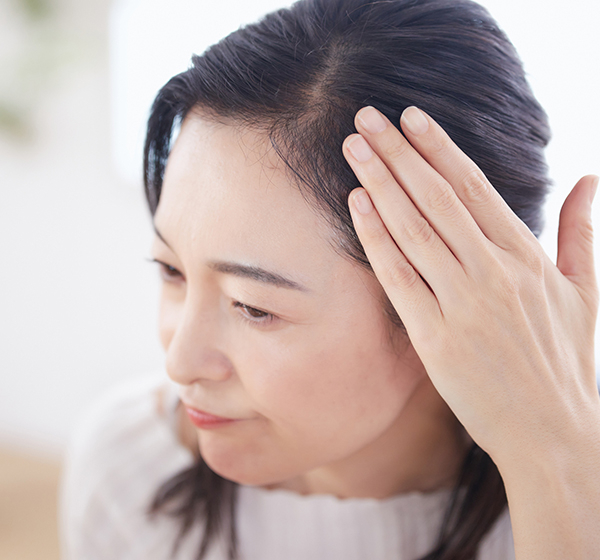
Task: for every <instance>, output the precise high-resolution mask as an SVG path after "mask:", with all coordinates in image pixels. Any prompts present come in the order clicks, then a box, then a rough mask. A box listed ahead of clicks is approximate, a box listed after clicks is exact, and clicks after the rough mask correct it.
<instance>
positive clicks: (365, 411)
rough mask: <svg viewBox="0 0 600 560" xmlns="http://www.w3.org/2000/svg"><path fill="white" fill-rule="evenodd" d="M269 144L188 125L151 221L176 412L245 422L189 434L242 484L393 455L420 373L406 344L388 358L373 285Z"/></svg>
mask: <svg viewBox="0 0 600 560" xmlns="http://www.w3.org/2000/svg"><path fill="white" fill-rule="evenodd" d="M268 146H269V144H268V141H266V138H265V137H264V136H263V135H261V134H258V133H255V132H250V131H248V130H245V131H244V130H239V129H237V128H234V127H233V126H226V125H220V124H214V123H211V122H209V121H208V120H205V119H203V118H201V117H200V116H198V115H197V114H192V115H191V116H188V118H187V119H186V120H185V122H184V124H183V126H182V128H181V132H180V134H179V137H178V139H177V141H176V144H175V146H174V148H173V151H172V153H171V155H170V157H169V161H168V166H167V170H166V174H165V180H164V185H163V191H162V195H161V199H160V204H159V207H158V210H157V212H156V215H155V220H154V223H155V227H156V230H157V232H159V233H160V236H162V238H163V240H164V241H163V240H161V239H160V238H159V237H158V236H157V237H156V239H155V243H154V246H153V256H154V257H155V258H156V259H157V260H159V261H161V262H162V263H165V264H166V265H168V267H170V268H166V269H165V267H164V266H161V270H162V274H163V278H164V282H163V288H162V297H161V313H160V336H161V342H162V344H163V346H164V348H165V350H166V353H167V360H166V367H167V371H168V374H169V376H170V377H171V378H172V379H173V380H174V381H175V382H177V383H178V384H180V386H181V391H180V395H181V398H182V400H183V402H184V403H185V404H187V405H189V406H191V407H194V408H197V409H199V410H202V411H206V412H208V413H211V414H214V415H217V416H222V417H226V418H233V419H236V420H238V421H237V422H233V423H229V424H224V425H220V426H218V427H214V428H209V429H203V428H197V433H198V438H199V439H198V441H199V447H200V451H201V454H202V456H203V458H204V459H205V461H206V462H207V463H208V465H209V466H210V467H211V468H212V469H213V470H214V471H216V472H217V473H219V474H221V475H222V476H224V477H226V478H229V479H231V480H234V481H237V482H240V483H243V484H251V485H273V484H275V485H276V484H278V483H281V482H283V481H288V480H293V479H295V478H297V477H302V476H303V475H304V474H306V473H309V472H313V473H316V472H321V473H322V474H324V473H327V476H333V477H335V476H336V473H338V471H339V472H340V473H341V472H342V471H343V469H344V468H345V467H347V466H349V465H350V464H352V463H353V462H356V461H359V462H360V461H364V460H365V459H366V458H367V459H368V458H370V457H371V456H372V455H373V454H375V455H377V454H385V453H388V452H389V451H387V449H388V448H389V447H390V445H389V441H386V434H387V433H389V431H390V429H391V427H392V426H393V425H395V424H396V423H397V420H398V417H399V415H400V413H401V411H402V410H403V408H404V406H405V404H406V403H407V401H408V399H409V398H410V396H411V395H412V394H413V392H414V391H415V388H416V387H417V385H418V384H419V382H420V381H421V380H422V379H423V377H424V375H425V374H424V370H423V368H422V364H421V363H420V361H419V360H418V358H417V357H416V355H415V354H414V351H412V352H411V349H412V347H410V346H409V345H408V344H402V342H404V339H403V338H402V336H401V335H398V337H399V338H398V341H400V342H401V344H400V346H399V347H400V348H401V350H400V351H398V350H396V349H394V347H393V345H392V342H391V339H390V336H389V326H388V324H387V322H386V319H385V317H384V315H383V312H382V307H381V301H382V293H383V292H382V288H381V286H380V285H379V283H378V282H377V280H376V279H375V278H374V277H373V276H372V275H370V274H369V273H368V272H366V271H365V270H364V269H362V268H360V267H359V266H358V265H357V264H355V263H353V262H351V261H350V260H349V259H347V258H344V257H342V256H340V255H339V254H338V253H337V252H336V251H335V250H334V248H333V230H332V229H331V228H330V226H328V224H327V223H326V221H325V220H324V219H323V218H322V217H321V216H319V215H318V214H317V213H316V212H315V210H314V209H313V208H312V207H311V206H310V205H309V204H308V203H307V202H306V201H305V200H304V198H303V197H302V195H301V193H300V192H299V190H298V189H297V187H296V186H294V185H293V184H292V183H291V182H290V180H289V178H288V177H287V176H286V174H285V171H284V167H283V164H281V163H280V162H279V161H278V159H277V158H276V156H275V155H274V154H273V152H272V150H271V149H270V148H269V147H268ZM165 242H166V243H165ZM167 244H168V245H167ZM402 350H404V351H405V352H404V353H403V352H402Z"/></svg>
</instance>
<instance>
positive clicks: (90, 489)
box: [61, 375, 193, 560]
mask: <svg viewBox="0 0 600 560" xmlns="http://www.w3.org/2000/svg"><path fill="white" fill-rule="evenodd" d="M176 402H177V395H176V392H174V388H173V386H172V385H171V384H170V383H169V382H168V381H166V379H165V377H164V375H163V376H162V379H159V378H157V377H156V376H148V377H147V378H143V379H141V380H137V381H134V382H127V383H124V384H121V385H119V386H117V387H115V388H113V389H111V390H110V391H108V392H107V393H105V394H104V395H103V396H101V397H100V398H99V399H97V401H96V402H95V403H94V404H93V406H92V407H91V408H90V409H89V410H88V411H87V412H86V413H85V414H84V416H83V417H82V418H81V419H80V421H79V424H78V427H77V428H76V430H75V431H74V434H73V437H72V439H71V442H70V445H69V448H68V451H67V456H66V461H65V469H64V474H63V480H62V487H61V538H62V546H63V552H64V557H65V558H67V559H78V558H89V559H99V560H100V559H105V558H106V559H108V558H124V559H132V560H133V559H137V558H140V559H141V558H145V559H150V558H160V557H162V558H165V557H168V556H169V552H170V548H169V547H170V546H171V545H172V544H173V542H174V538H175V536H176V534H177V528H176V525H174V523H171V520H169V519H165V518H163V517H161V519H160V523H157V522H156V521H155V520H154V519H153V518H150V516H149V515H148V513H147V512H148V508H149V506H150V503H151V501H152V499H153V497H154V495H155V493H156V491H157V490H158V488H159V487H160V485H161V484H162V483H163V482H165V481H166V480H168V479H169V478H170V477H172V476H173V475H175V474H177V473H178V472H180V471H182V470H184V469H186V468H188V467H189V466H191V464H192V463H193V457H192V455H191V453H190V452H189V450H187V449H186V448H184V447H183V446H182V445H181V444H180V443H179V441H178V440H177V436H176V432H175V429H174V425H175V424H174V418H175V408H174V407H175V404H176Z"/></svg>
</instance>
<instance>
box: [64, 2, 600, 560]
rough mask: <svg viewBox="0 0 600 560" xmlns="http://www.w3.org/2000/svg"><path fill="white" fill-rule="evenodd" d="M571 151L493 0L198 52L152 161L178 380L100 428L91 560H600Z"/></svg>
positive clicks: (167, 323) (364, 10) (80, 536)
mask: <svg viewBox="0 0 600 560" xmlns="http://www.w3.org/2000/svg"><path fill="white" fill-rule="evenodd" d="M415 105H417V106H418V107H419V108H417V107H415ZM178 125H180V128H179V132H178V134H177V137H176V139H174V134H173V131H174V128H175V127H176V126H178ZM440 125H441V126H440ZM400 130H401V131H402V132H403V134H401V133H400ZM448 135H449V136H448ZM548 137H549V132H548V127H547V122H546V117H545V114H544V112H543V110H542V109H541V108H540V106H539V104H538V103H537V102H536V100H535V99H534V97H533V95H532V93H531V91H530V89H529V87H528V85H527V83H526V81H525V78H524V75H523V70H522V68H521V65H520V63H519V60H518V58H517V56H516V54H515V52H514V50H513V48H512V46H511V45H510V43H509V42H508V40H507V39H506V37H505V36H504V35H503V33H502V32H501V31H500V30H499V29H498V28H497V26H496V25H495V23H494V22H493V20H492V19H491V18H490V16H489V15H488V14H487V12H486V11H485V10H483V9H482V8H481V7H479V6H478V5H476V4H474V3H472V2H469V1H467V0H392V1H389V2H377V1H370V2H369V1H366V0H302V1H301V2H298V3H297V4H295V5H294V6H293V7H292V8H291V9H289V10H281V11H279V12H276V13H274V14H271V15H270V16H268V17H266V18H265V19H264V20H262V21H260V22H259V23H257V24H255V25H251V26H248V27H246V28H243V29H241V30H239V31H237V32H235V33H233V34H231V35H230V36H228V37H227V38H225V39H224V40H223V41H221V42H220V43H219V44H217V45H215V46H213V47H212V48H210V49H209V50H208V51H207V52H206V53H204V54H203V55H202V56H199V57H198V56H197V57H194V59H193V67H192V68H190V69H189V70H188V71H186V72H184V73H183V74H180V75H178V76H176V77H174V78H173V79H172V80H171V81H169V83H167V84H166V85H165V87H164V88H163V89H162V90H161V92H160V93H159V94H158V96H157V98H156V101H155V103H154V106H153V109H152V113H151V116H150V120H149V124H148V134H147V141H146V150H145V184H146V194H147V197H148V202H149V206H150V210H151V213H152V215H153V222H154V227H155V231H156V238H155V241H154V245H153V248H152V253H153V260H155V261H157V262H158V264H159V267H160V270H161V274H162V277H163V280H164V282H163V290H162V296H161V315H160V334H161V342H162V344H163V346H164V348H165V350H166V354H167V357H166V369H167V373H168V374H169V377H170V378H171V380H172V381H173V382H174V385H160V386H157V385H156V384H155V383H148V384H146V385H144V386H140V387H133V388H128V389H127V391H125V392H124V393H123V392H121V393H120V394H118V395H113V396H112V397H111V398H109V399H108V400H105V401H103V402H102V403H101V404H99V405H98V408H97V409H96V411H95V412H94V413H93V414H91V415H90V417H89V418H88V420H87V422H86V424H85V425H84V426H83V428H82V429H81V430H80V433H79V436H78V440H77V441H76V443H75V445H74V447H73V451H72V455H71V460H70V463H69V469H68V474H67V478H66V488H65V497H64V500H65V501H64V504H65V517H64V519H65V521H64V523H65V536H66V539H65V546H66V550H67V553H68V555H70V557H73V558H145V559H148V558H157V559H158V558H168V557H174V558H195V557H197V558H206V559H224V558H228V557H229V558H234V557H239V558H243V559H247V560H253V559H259V558H260V559H261V560H266V559H275V558H278V559H279V558H286V559H294V558H329V559H330V558H344V559H350V558H357V559H358V558H369V559H378V558H382V559H383V558H386V559H388V558H397V559H407V560H408V559H410V560H414V559H416V558H420V559H428V560H432V559H438V560H442V559H443V560H458V559H474V558H483V559H485V560H495V559H500V558H512V557H514V556H515V555H516V558H518V559H519V560H522V559H533V558H536V559H537V558H544V559H546V560H547V559H552V558H561V559H562V558H581V559H583V558H586V559H588V558H593V557H595V555H597V550H598V549H599V546H598V545H600V542H599V541H598V537H596V536H595V535H596V534H597V531H596V530H595V529H596V526H597V524H598V521H599V516H600V514H599V513H598V511H597V508H596V507H594V503H597V500H598V498H599V497H600V484H599V483H598V482H596V480H595V478H596V477H595V468H596V465H598V464H600V449H599V444H598V443H597V442H598V441H600V439H599V438H598V432H599V430H600V428H599V427H600V422H599V419H600V418H599V417H600V401H599V398H598V392H597V388H596V385H595V376H594V352H593V339H594V324H595V318H596V312H597V307H598V290H597V286H596V280H595V276H594V267H593V258H592V228H591V220H590V214H589V212H590V205H591V199H592V197H593V194H594V191H595V188H596V185H597V178H595V177H592V176H590V177H585V178H583V179H582V180H581V181H580V182H579V183H578V184H577V185H576V186H575V188H574V189H573V191H572V192H571V194H570V195H569V197H568V198H567V200H566V201H565V203H564V206H563V210H562V213H561V221H560V232H559V249H558V259H557V265H556V266H555V265H554V264H552V263H551V262H550V260H549V259H548V258H547V256H546V255H545V254H544V253H543V251H542V249H541V248H540V246H539V244H538V242H537V239H536V236H537V235H539V233H540V232H541V228H542V221H541V216H542V203H543V200H544V197H545V195H546V192H547V184H548V180H547V178H546V167H545V163H544V159H543V153H542V151H543V148H544V146H545V145H546V143H547V142H548ZM449 138H452V140H453V141H454V142H456V144H455V143H453V142H452V141H451V140H450V139H449ZM492 186H493V187H494V188H492ZM174 387H176V388H175V389H174ZM507 503H508V509H507V507H506V506H507ZM509 514H510V516H509ZM511 524H512V528H511ZM513 535H514V544H513ZM171 553H172V554H171Z"/></svg>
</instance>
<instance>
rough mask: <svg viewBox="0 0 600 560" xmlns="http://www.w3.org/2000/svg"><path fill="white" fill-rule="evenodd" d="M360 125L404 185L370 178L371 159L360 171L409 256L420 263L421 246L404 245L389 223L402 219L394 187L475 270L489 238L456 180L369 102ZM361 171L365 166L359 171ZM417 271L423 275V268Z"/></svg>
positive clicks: (385, 220)
mask: <svg viewBox="0 0 600 560" xmlns="http://www.w3.org/2000/svg"><path fill="white" fill-rule="evenodd" d="M425 123H427V121H425ZM356 127H357V129H358V131H359V132H360V134H361V135H363V136H364V137H365V138H366V140H367V141H368V143H369V145H370V146H371V147H372V148H373V150H374V151H375V152H376V153H377V155H378V157H379V159H380V161H382V162H383V164H384V165H385V166H386V167H387V168H388V169H389V172H390V174H391V175H392V176H393V178H394V180H395V182H396V183H397V184H399V185H400V186H401V187H402V188H401V189H400V188H398V187H397V186H395V187H393V188H392V187H388V186H387V185H385V186H384V187H385V188H381V186H380V185H378V184H377V181H369V174H370V172H369V171H367V170H366V169H364V167H366V165H370V167H371V168H373V167H375V166H374V165H373V164H370V163H369V164H366V165H365V164H363V170H362V173H363V175H364V176H365V180H366V182H365V181H363V180H362V179H361V183H362V184H363V186H364V187H365V188H366V189H367V190H368V191H369V194H370V195H371V197H372V198H373V202H374V203H375V206H376V207H377V209H378V210H379V212H380V214H381V217H382V219H383V221H384V223H385V224H386V226H387V227H388V229H390V233H392V235H393V236H394V238H395V239H396V241H397V242H398V244H399V245H400V246H401V247H402V249H403V250H404V251H405V254H406V256H407V258H408V259H409V261H410V262H412V263H413V264H415V265H417V262H416V261H414V260H413V259H415V258H419V257H420V255H421V253H422V249H421V248H420V247H414V248H411V247H410V246H408V245H404V244H403V242H402V241H401V239H400V238H396V235H395V231H393V229H391V224H394V223H396V222H397V221H398V219H399V217H398V216H394V206H393V204H394V202H393V200H392V197H394V196H395V193H396V191H403V192H405V193H406V194H407V195H408V197H409V199H410V200H411V201H412V203H413V205H414V206H415V207H416V209H418V211H419V212H420V214H421V215H422V216H423V217H424V218H425V220H426V221H427V222H428V223H429V224H430V225H431V227H432V228H433V230H434V231H435V232H436V233H437V235H438V236H439V237H440V239H441V240H442V241H443V243H444V244H445V245H446V246H447V247H448V249H449V250H450V251H451V254H452V255H453V257H454V258H455V259H457V260H458V261H459V262H460V263H461V264H462V265H463V267H465V268H466V269H473V268H475V267H477V266H480V263H479V256H480V254H482V253H485V252H487V251H488V250H489V247H487V245H488V244H489V241H488V240H487V239H486V237H485V235H483V233H482V231H481V229H480V228H479V226H478V224H477V223H476V222H475V220H474V219H473V217H472V216H471V214H470V213H469V211H468V209H467V208H466V207H465V205H464V204H463V203H462V202H461V200H460V198H459V197H458V196H457V194H456V192H455V191H454V189H453V187H452V185H450V184H449V183H448V181H446V179H445V178H444V177H443V176H442V175H440V174H439V173H438V172H437V171H436V170H435V169H434V168H433V167H432V166H431V165H430V164H429V163H427V161H425V160H424V159H423V157H421V155H420V154H419V153H418V152H417V151H416V150H415V149H414V148H413V147H412V146H411V145H410V143H409V142H408V141H407V140H406V138H404V137H403V136H402V134H401V133H400V131H398V130H397V129H396V128H395V127H394V126H392V124H391V123H390V122H389V121H388V120H387V119H386V118H385V117H384V116H383V115H382V114H381V113H379V111H377V110H376V109H374V108H373V107H366V108H364V109H361V110H360V111H359V112H358V114H357V116H356ZM432 131H433V127H429V130H428V131H427V132H423V135H424V136H427V135H428V134H431V132H432ZM350 165H352V162H350ZM358 167H359V166H356V165H353V169H354V171H355V173H357V168H358ZM359 172H361V171H360V170H359ZM359 178H360V177H359ZM437 258H438V260H443V258H442V256H441V255H438V257H437ZM444 258H445V257H444ZM445 267H446V268H445V269H446V270H447V269H448V268H449V265H445ZM419 272H421V273H422V274H423V271H422V270H421V269H420V268H419ZM425 272H426V271H425ZM425 278H426V280H427V281H428V282H429V277H428V276H425Z"/></svg>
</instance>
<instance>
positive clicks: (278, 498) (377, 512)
mask: <svg viewBox="0 0 600 560" xmlns="http://www.w3.org/2000/svg"><path fill="white" fill-rule="evenodd" d="M161 386H164V387H165V390H164V392H163V395H164V398H165V401H164V402H163V406H164V410H165V411H166V414H165V415H164V416H163V415H161V414H159V412H158V407H157V397H156V395H157V393H158V391H157V389H158V388H159V387H161ZM176 404H177V393H176V390H175V387H174V386H173V385H172V384H170V383H169V382H165V378H164V377H162V378H161V379H156V378H154V377H152V378H149V379H148V380H143V381H140V382H136V383H129V384H127V385H124V386H121V387H119V388H118V389H117V390H115V391H112V392H111V393H110V394H109V395H106V396H105V397H104V398H103V399H101V400H100V401H98V403H97V404H96V406H95V407H94V409H93V410H92V411H90V413H89V414H87V415H86V417H85V418H84V419H83V421H82V423H81V424H80V425H79V427H78V429H77V431H76V434H75V436H74V437H73V440H72V443H71V446H70V449H69V452H68V456H67V464H66V469H65V475H64V478H63V484H62V490H61V535H62V547H63V558H64V560H167V559H170V558H176V559H177V560H184V559H185V560H188V559H189V560H192V559H194V558H195V557H196V554H197V551H198V547H199V542H200V538H201V535H202V525H201V524H200V523H199V524H198V526H197V527H195V528H194V530H193V531H192V532H191V533H190V534H189V535H188V537H187V538H186V539H185V541H184V542H183V545H182V546H181V548H180V550H179V551H178V553H177V555H176V556H175V557H172V556H171V547H172V545H173V542H174V540H175V536H176V534H177V530H178V525H177V523H176V522H175V521H174V520H172V519H170V518H167V517H164V516H161V517H159V518H157V519H155V520H150V519H148V518H147V516H146V514H145V511H146V509H147V507H148V504H149V502H150V500H151V498H152V497H153V495H154V492H155V491H156V489H157V488H158V487H159V485H160V484H161V483H162V482H164V481H165V480H166V479H168V478H169V477H171V476H172V475H173V474H175V473H177V472H178V471H180V470H182V469H184V468H185V467H187V466H189V465H190V464H191V463H192V462H193V457H192V455H191V453H190V452H189V451H188V450H187V449H186V448H185V447H183V446H182V445H181V444H180V443H179V442H178V440H177V437H176V431H175V406H176ZM449 493H450V491H449V490H443V491H438V492H434V493H430V494H421V493H416V492H415V493H409V494H402V495H398V496H394V497H392V498H388V499H386V500H375V499H365V498H360V499H358V498H350V499H344V500H341V499H338V498H336V497H334V496H328V495H309V496H301V495H299V494H296V493H293V492H290V491H286V490H265V489H262V488H257V487H249V486H241V487H240V488H239V493H238V502H237V509H236V526H237V533H238V541H239V549H240V560H338V559H339V560H415V559H416V558H418V557H419V556H420V555H423V554H425V553H427V552H428V551H429V550H430V549H431V548H432V546H433V544H434V543H435V540H436V536H437V532H438V529H439V526H440V523H441V519H442V516H443V513H444V508H445V506H446V504H447V501H448V497H449ZM225 550H226V548H225V544H224V543H223V542H217V543H216V545H215V546H214V547H213V548H212V549H211V550H210V551H209V554H208V556H207V557H206V560H225V559H226V558H227V556H226V552H225ZM479 559H481V560H511V559H514V546H513V540H512V532H511V527H510V518H509V515H508V511H506V512H505V513H504V514H503V515H502V516H501V518H500V519H499V520H498V521H497V523H496V525H495V526H494V527H493V529H492V531H491V532H490V533H489V534H488V536H487V537H486V539H485V540H484V542H483V545H482V547H481V550H480V555H479Z"/></svg>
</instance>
